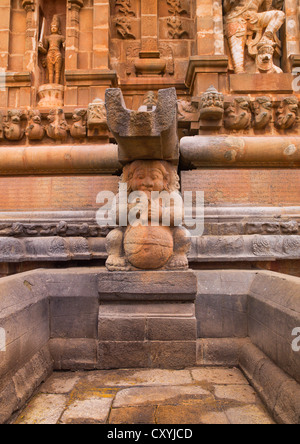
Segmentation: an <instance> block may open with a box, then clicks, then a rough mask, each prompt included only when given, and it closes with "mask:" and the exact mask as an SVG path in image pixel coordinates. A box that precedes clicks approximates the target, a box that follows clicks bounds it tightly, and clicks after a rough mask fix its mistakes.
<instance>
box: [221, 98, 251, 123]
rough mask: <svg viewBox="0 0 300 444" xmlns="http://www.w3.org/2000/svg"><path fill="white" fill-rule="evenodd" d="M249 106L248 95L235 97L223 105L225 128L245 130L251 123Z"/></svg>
mask: <svg viewBox="0 0 300 444" xmlns="http://www.w3.org/2000/svg"><path fill="white" fill-rule="evenodd" d="M251 118H252V114H251V106H250V99H249V98H248V97H237V98H235V99H234V100H233V101H232V102H230V103H227V104H226V106H225V119H224V125H225V128H227V129H230V130H245V129H248V128H249V127H250V124H251Z"/></svg>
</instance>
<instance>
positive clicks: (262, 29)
mask: <svg viewBox="0 0 300 444" xmlns="http://www.w3.org/2000/svg"><path fill="white" fill-rule="evenodd" d="M223 4H224V11H225V34H226V37H227V40H228V44H229V48H230V53H231V57H232V62H233V67H234V71H235V73H236V74H241V73H244V72H245V53H246V51H245V49H246V47H247V48H248V53H249V54H250V55H252V56H254V55H256V54H257V45H258V44H259V43H260V42H265V43H268V44H270V45H273V44H274V43H275V44H276V46H278V47H279V46H280V42H279V40H278V37H277V35H276V34H277V32H278V31H279V29H280V28H281V26H282V25H283V23H284V21H285V13H284V12H283V11H281V10H280V9H281V8H282V5H283V1H282V0H279V1H277V2H272V0H224V2H223Z"/></svg>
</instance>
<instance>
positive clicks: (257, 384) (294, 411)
mask: <svg viewBox="0 0 300 444" xmlns="http://www.w3.org/2000/svg"><path fill="white" fill-rule="evenodd" d="M240 367H241V369H242V370H243V371H244V372H245V374H246V376H247V378H248V379H249V380H250V381H251V384H252V386H253V387H254V388H255V389H256V391H257V392H258V393H259V395H260V397H261V398H262V400H263V401H264V403H265V404H266V405H267V407H268V409H269V410H270V411H271V412H272V413H273V415H274V418H275V420H276V421H277V422H279V423H281V424H298V423H299V417H300V416H299V415H300V413H299V412H300V410H299V409H300V405H299V399H300V387H299V384H298V383H297V382H296V381H295V380H293V379H292V378H291V377H289V376H288V375H287V374H286V373H284V372H283V371H282V370H281V369H280V368H279V367H277V366H276V365H275V364H274V363H273V362H272V361H271V360H270V359H269V358H268V357H267V356H266V355H265V354H264V353H262V352H261V351H260V350H259V349H258V348H257V347H255V346H254V345H253V344H248V345H245V346H244V347H243V349H242V353H241V356H240Z"/></svg>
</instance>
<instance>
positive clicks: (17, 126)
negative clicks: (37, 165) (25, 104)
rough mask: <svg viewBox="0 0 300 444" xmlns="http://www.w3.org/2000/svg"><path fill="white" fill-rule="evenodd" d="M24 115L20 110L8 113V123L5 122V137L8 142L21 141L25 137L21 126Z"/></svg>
mask: <svg viewBox="0 0 300 444" xmlns="http://www.w3.org/2000/svg"><path fill="white" fill-rule="evenodd" d="M22 115H23V113H22V111H20V110H11V111H8V113H7V119H6V122H4V125H3V126H4V135H5V137H6V139H8V140H21V139H22V137H23V136H24V133H25V131H24V129H23V128H22V124H21V117H22Z"/></svg>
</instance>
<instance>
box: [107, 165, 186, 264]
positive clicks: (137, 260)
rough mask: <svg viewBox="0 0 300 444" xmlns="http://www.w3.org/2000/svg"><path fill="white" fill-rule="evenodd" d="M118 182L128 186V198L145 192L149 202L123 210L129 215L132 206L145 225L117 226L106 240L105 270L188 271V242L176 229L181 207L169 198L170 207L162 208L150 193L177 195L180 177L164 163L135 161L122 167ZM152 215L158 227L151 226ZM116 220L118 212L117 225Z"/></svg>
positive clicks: (118, 198)
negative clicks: (164, 222)
mask: <svg viewBox="0 0 300 444" xmlns="http://www.w3.org/2000/svg"><path fill="white" fill-rule="evenodd" d="M121 183H126V184H127V192H128V196H130V193H132V192H134V191H142V192H143V193H144V195H145V199H146V200H148V202H147V203H148V204H147V205H146V207H145V206H144V204H145V202H144V203H143V202H142V200H141V202H140V203H139V204H138V205H137V204H130V203H129V204H127V202H126V205H127V206H126V209H127V212H128V214H129V213H130V211H132V209H133V207H134V211H137V212H138V213H139V216H140V219H141V221H142V220H143V221H146V222H147V223H146V225H145V224H142V225H137V226H135V225H128V227H124V228H122V227H119V228H116V229H115V230H113V231H111V232H110V233H109V235H108V236H107V238H106V248H107V252H108V259H107V262H106V267H107V268H108V269H109V270H111V271H121V270H135V269H145V270H152V269H170V270H175V269H186V268H188V260H187V256H186V255H187V253H188V251H189V248H190V240H189V238H188V237H186V230H185V229H184V228H183V227H181V226H175V221H176V220H177V218H178V213H179V211H180V214H181V211H182V208H179V207H178V205H176V203H174V201H173V200H172V199H171V201H170V204H169V205H167V206H164V207H163V203H162V200H161V199H155V198H154V197H153V194H152V192H155V191H156V192H159V193H161V192H163V191H166V192H167V193H172V194H173V192H175V193H177V194H178V190H179V177H178V175H177V172H176V169H175V167H173V166H172V165H171V164H169V163H168V162H165V161H158V160H136V161H134V162H132V163H130V164H128V165H126V166H125V167H124V169H123V175H122V179H121ZM178 195H179V194H178ZM128 196H127V197H128ZM116 200H117V201H118V200H119V204H120V208H121V206H122V205H123V204H124V202H121V200H120V196H118V197H117V199H116ZM129 200H130V199H129ZM166 212H167V214H168V215H169V216H170V226H163V225H162V218H163V214H166ZM153 214H156V215H158V219H159V223H158V224H153V223H152V221H153ZM119 217H120V212H118V211H117V224H119Z"/></svg>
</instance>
